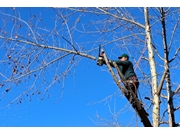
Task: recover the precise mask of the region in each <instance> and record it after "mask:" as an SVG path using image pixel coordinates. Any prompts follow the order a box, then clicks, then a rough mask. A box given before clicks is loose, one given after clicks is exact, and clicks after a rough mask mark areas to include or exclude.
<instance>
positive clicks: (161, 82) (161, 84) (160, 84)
mask: <svg viewBox="0 0 180 135" xmlns="http://www.w3.org/2000/svg"><path fill="white" fill-rule="evenodd" d="M167 71H168V69H166V70H165V71H164V73H163V75H162V78H161V81H160V83H159V86H158V95H160V93H161V89H162V86H163V83H164V80H165V77H166V74H167Z"/></svg>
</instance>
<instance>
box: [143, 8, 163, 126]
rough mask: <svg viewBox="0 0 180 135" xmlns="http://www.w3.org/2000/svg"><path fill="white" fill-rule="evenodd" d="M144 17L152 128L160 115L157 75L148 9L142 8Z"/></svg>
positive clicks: (157, 124)
mask: <svg viewBox="0 0 180 135" xmlns="http://www.w3.org/2000/svg"><path fill="white" fill-rule="evenodd" d="M144 15H145V27H146V28H145V32H146V41H147V46H148V56H149V64H150V72H151V76H152V84H151V85H152V94H153V103H154V106H153V113H152V117H153V119H152V122H153V126H154V127H158V126H159V114H160V98H159V94H158V87H157V73H156V65H155V59H154V51H153V45H152V39H151V30H150V23H149V12H148V8H147V7H145V8H144Z"/></svg>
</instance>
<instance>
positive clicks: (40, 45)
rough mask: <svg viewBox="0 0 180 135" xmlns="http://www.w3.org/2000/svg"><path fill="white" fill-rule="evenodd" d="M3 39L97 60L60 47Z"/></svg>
mask: <svg viewBox="0 0 180 135" xmlns="http://www.w3.org/2000/svg"><path fill="white" fill-rule="evenodd" d="M0 38H1V39H5V40H10V41H14V42H20V43H25V44H29V45H32V46H38V47H42V48H48V49H53V50H58V51H62V52H67V53H70V54H76V55H80V56H83V57H86V58H89V59H92V60H96V57H94V56H92V55H88V54H85V53H81V52H77V51H72V50H68V49H64V48H60V47H55V46H48V45H47V46H46V45H42V44H36V43H33V42H29V41H24V40H18V39H14V38H6V37H3V36H0Z"/></svg>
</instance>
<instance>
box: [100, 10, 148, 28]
mask: <svg viewBox="0 0 180 135" xmlns="http://www.w3.org/2000/svg"><path fill="white" fill-rule="evenodd" d="M97 9H99V10H100V11H102V12H104V13H105V14H108V15H110V16H113V17H115V18H118V19H120V20H124V21H127V22H130V23H133V24H135V25H137V26H139V27H141V28H143V29H145V26H144V25H142V24H140V23H138V22H135V21H134V20H129V19H127V18H125V17H119V16H117V15H114V14H111V13H109V12H107V11H105V10H103V9H102V8H98V7H97Z"/></svg>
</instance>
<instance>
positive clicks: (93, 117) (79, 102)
mask: <svg viewBox="0 0 180 135" xmlns="http://www.w3.org/2000/svg"><path fill="white" fill-rule="evenodd" d="M27 11H30V10H29V9H25V10H24V9H23V8H22V9H21V12H20V13H21V18H23V19H24V20H27V19H28V17H29V16H30V15H32V14H34V13H36V12H38V13H39V12H41V9H40V8H37V9H35V10H31V14H27ZM43 11H45V12H46V11H47V12H46V14H42V18H43V22H42V23H39V24H38V25H45V24H44V22H46V23H47V22H48V23H47V24H49V25H47V29H52V28H53V27H54V25H55V23H54V17H55V16H54V15H53V16H52V13H53V10H46V8H44V9H43ZM49 11H50V12H49ZM28 13H29V12H28ZM135 14H136V12H135ZM39 16H41V14H39ZM97 18H98V17H97ZM97 18H96V17H92V18H91V19H92V20H96V19H97ZM75 19H76V18H72V20H75ZM86 19H87V18H86V17H84V19H83V17H82V20H81V21H82V22H84V23H85V22H86V21H87V20H86ZM51 24H52V25H51ZM97 26H100V25H97ZM78 27H80V26H78ZM92 29H93V28H92ZM7 30H8V28H7ZM20 32H21V33H23V32H24V31H23V30H22V31H20ZM62 33H63V32H62ZM76 36H77V37H76ZM78 36H79V35H76V34H75V36H74V38H78ZM106 36H107V37H108V38H109V39H108V40H110V38H111V34H109V35H106ZM93 38H95V39H98V36H97V35H96V36H95V37H93ZM78 39H79V40H78V41H77V42H78V43H83V42H84V41H87V40H91V38H90V37H88V36H83V37H81V38H78ZM57 41H58V39H57ZM60 41H61V42H65V41H64V40H63V39H60ZM50 42H52V39H50V40H49V43H50ZM104 42H106V41H104ZM91 47H92V46H91V44H87V45H86V46H85V48H86V49H89V48H91ZM111 47H112V44H110V45H109V46H106V47H105V50H106V51H107V54H108V56H109V57H110V58H111V59H117V56H119V55H120V54H121V53H128V52H127V50H125V49H124V50H123V52H121V51H122V50H116V49H113V50H111V51H110V49H111ZM133 49H134V48H131V50H133ZM4 53H5V52H3V51H2V50H1V55H0V57H1V58H4V56H5V55H4ZM56 53H57V52H56ZM97 53H98V50H96V51H94V52H93V54H92V55H94V56H95V57H97ZM146 53H147V52H146ZM44 55H45V54H44ZM52 56H54V55H53V54H52ZM139 57H140V55H134V56H133V57H130V60H131V61H132V62H133V64H135V62H134V59H133V58H135V59H136V60H137V59H138V58H139ZM68 60H69V59H67V60H66V61H65V63H68V62H69V61H68ZM142 64H143V63H142ZM144 65H147V64H146V63H144ZM34 66H36V65H34ZM63 68H64V67H63ZM54 69H56V65H54V66H52V67H51V69H50V70H47V74H46V77H47V79H48V80H50V79H52V78H51V76H50V75H51V73H54ZM0 70H1V72H2V71H7V69H6V67H1V68H0ZM59 70H61V69H58V71H59ZM136 72H137V75H138V77H139V78H140V79H141V76H140V74H139V71H138V70H136ZM147 72H148V69H147ZM48 77H49V78H48ZM0 79H1V78H0ZM31 83H32V80H29V82H26V83H24V84H21V85H20V86H18V87H15V86H14V87H13V91H10V92H8V93H5V92H4V91H1V100H0V126H2V127H6V126H7V127H9V126H10V127H11V126H12V127H14V126H15V127H17V126H20V127H22V126H25V127H36V126H38V127H39V126H40V127H41V126H42V127H46V126H50V127H51V126H52V127H54V126H55V127H56V126H57V127H59V126H60V127H79V126H80V127H86V126H88V127H89V126H91V127H96V126H113V124H117V123H116V122H117V120H118V122H119V124H121V125H122V126H127V125H128V124H129V125H130V126H131V125H136V120H138V126H142V123H141V122H140V121H139V117H138V116H137V115H136V114H135V112H134V110H133V109H132V108H131V106H130V105H129V104H128V102H127V100H126V99H125V97H123V96H122V94H121V92H119V90H118V88H117V86H116V84H115V83H114V81H113V79H112V77H111V75H110V74H109V73H108V72H107V69H106V66H103V67H99V66H97V65H96V61H93V60H89V59H87V58H82V59H81V61H80V62H78V66H76V67H75V68H73V69H72V71H71V72H70V73H69V74H68V76H67V77H66V79H65V80H63V82H60V84H59V83H57V84H56V85H54V86H53V87H51V90H50V91H49V92H48V93H45V94H35V95H34V96H32V97H29V96H27V97H26V98H23V100H22V101H21V103H20V102H18V103H17V102H14V103H13V104H12V105H8V104H9V103H10V102H11V101H12V100H13V99H14V98H16V97H17V96H18V95H19V93H20V92H22V91H24V90H25V89H27V88H28V86H27V85H29V84H31ZM39 85H40V83H39ZM40 86H41V85H40ZM40 86H39V87H40ZM144 87H145V86H143V85H140V89H143V90H145V91H140V92H141V94H142V95H143V96H144V95H146V93H148V92H149V91H147V90H146V88H144ZM41 89H42V90H43V88H41ZM110 95H113V96H110ZM141 98H143V97H141ZM145 103H146V104H147V106H148V105H149V103H148V101H145ZM7 105H8V106H7ZM118 114H119V117H118V119H117V120H116V119H115V115H118ZM97 116H99V117H97ZM150 120H151V117H150Z"/></svg>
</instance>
